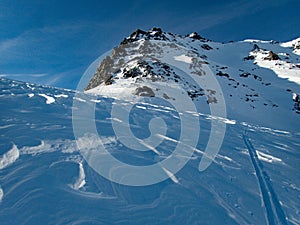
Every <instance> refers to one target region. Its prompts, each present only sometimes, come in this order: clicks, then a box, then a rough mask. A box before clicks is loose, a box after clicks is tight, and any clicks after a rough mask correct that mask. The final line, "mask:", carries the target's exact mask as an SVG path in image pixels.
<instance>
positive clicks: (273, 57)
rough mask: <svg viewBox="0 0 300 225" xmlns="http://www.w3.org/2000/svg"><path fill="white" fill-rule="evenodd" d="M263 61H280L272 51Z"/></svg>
mask: <svg viewBox="0 0 300 225" xmlns="http://www.w3.org/2000/svg"><path fill="white" fill-rule="evenodd" d="M264 59H265V60H280V57H279V56H278V55H277V54H275V53H274V52H272V51H269V55H268V56H267V57H265V58H264Z"/></svg>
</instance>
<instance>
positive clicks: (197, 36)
mask: <svg viewBox="0 0 300 225" xmlns="http://www.w3.org/2000/svg"><path fill="white" fill-rule="evenodd" d="M186 37H190V38H192V39H194V40H200V41H206V39H205V38H203V37H201V36H200V35H199V34H198V33H197V32H193V33H191V34H190V35H186Z"/></svg>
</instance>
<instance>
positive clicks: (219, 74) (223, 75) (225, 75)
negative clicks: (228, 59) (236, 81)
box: [216, 71, 229, 78]
mask: <svg viewBox="0 0 300 225" xmlns="http://www.w3.org/2000/svg"><path fill="white" fill-rule="evenodd" d="M216 75H217V76H220V77H227V78H229V74H228V73H223V72H222V71H219V72H217V73H216Z"/></svg>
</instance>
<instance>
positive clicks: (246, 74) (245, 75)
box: [240, 72, 251, 78]
mask: <svg viewBox="0 0 300 225" xmlns="http://www.w3.org/2000/svg"><path fill="white" fill-rule="evenodd" d="M249 76H251V73H247V72H245V73H241V74H240V77H246V78H247V77H249Z"/></svg>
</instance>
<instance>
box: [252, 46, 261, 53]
mask: <svg viewBox="0 0 300 225" xmlns="http://www.w3.org/2000/svg"><path fill="white" fill-rule="evenodd" d="M258 50H260V47H259V46H258V45H257V44H254V45H253V48H252V51H258Z"/></svg>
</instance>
